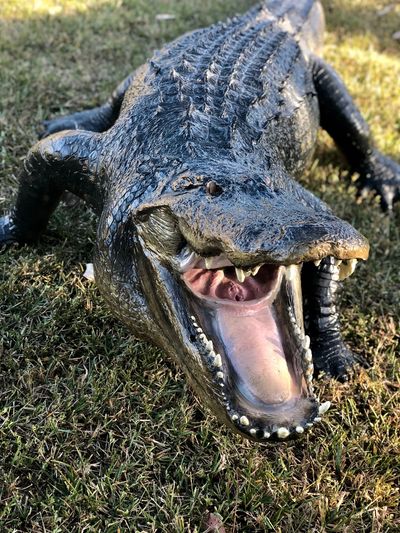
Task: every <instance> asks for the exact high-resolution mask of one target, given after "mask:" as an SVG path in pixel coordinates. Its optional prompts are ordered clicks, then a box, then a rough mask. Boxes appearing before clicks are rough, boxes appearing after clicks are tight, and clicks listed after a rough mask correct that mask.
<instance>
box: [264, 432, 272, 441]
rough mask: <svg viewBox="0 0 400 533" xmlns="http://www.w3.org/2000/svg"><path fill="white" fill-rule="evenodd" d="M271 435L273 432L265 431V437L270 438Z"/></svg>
mask: <svg viewBox="0 0 400 533" xmlns="http://www.w3.org/2000/svg"><path fill="white" fill-rule="evenodd" d="M270 436H271V433H268V431H264V439H269V438H270Z"/></svg>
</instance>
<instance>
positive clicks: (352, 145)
mask: <svg viewBox="0 0 400 533" xmlns="http://www.w3.org/2000/svg"><path fill="white" fill-rule="evenodd" d="M323 27H324V20H323V13H322V8H321V5H320V4H319V2H317V1H315V0H299V1H295V0H280V1H278V0H276V1H273V0H270V1H266V2H263V3H262V4H261V5H258V6H256V7H254V8H253V9H251V10H250V11H249V12H248V13H246V14H245V15H243V16H238V17H236V18H234V19H232V20H229V21H227V22H225V23H218V24H215V25H213V26H211V27H210V28H205V29H201V30H198V31H195V32H191V33H189V34H186V35H184V36H183V37H181V38H179V39H177V40H176V41H174V42H173V43H171V44H169V45H167V46H165V47H164V48H163V49H162V50H160V51H158V52H156V53H155V55H154V56H153V58H152V59H151V60H149V61H148V62H147V63H146V64H144V65H143V66H141V67H140V68H138V69H137V70H136V71H135V72H134V73H133V74H131V75H130V76H129V77H128V78H127V79H126V80H124V81H123V82H122V83H121V84H120V85H119V86H118V88H117V89H116V91H115V92H114V93H113V95H112V96H111V98H110V99H109V101H108V102H106V103H105V104H104V105H103V106H100V107H98V108H95V109H92V110H87V111H83V112H79V113H75V114H73V115H71V116H67V117H60V118H56V119H54V120H51V121H47V122H46V123H45V124H44V131H43V134H42V140H41V141H40V142H39V143H38V144H36V145H35V146H34V147H33V148H32V149H31V151H30V153H29V154H28V156H27V158H26V161H25V165H24V168H23V169H22V171H21V178H20V188H19V192H18V196H17V200H16V204H15V207H14V209H13V210H12V212H11V213H10V215H7V216H4V217H3V218H1V219H0V243H3V244H6V245H7V244H9V243H12V242H20V243H24V242H33V241H35V240H36V239H37V238H38V237H39V236H40V234H41V233H42V232H43V231H44V230H45V228H46V226H47V223H48V220H49V218H50V216H51V214H52V212H53V211H54V209H55V208H56V206H57V204H58V202H59V201H60V199H61V196H62V193H63V191H65V190H67V191H70V192H72V193H74V194H76V195H78V196H79V197H81V198H83V199H84V200H85V201H86V202H87V204H88V205H89V206H91V207H92V208H93V209H94V210H95V212H96V213H97V214H98V215H99V217H100V220H99V227H98V239H97V246H96V252H95V260H94V268H95V278H96V282H97V284H98V285H99V288H100V289H101V291H102V293H103V295H104V297H105V299H106V300H107V301H108V303H109V305H110V306H111V308H112V309H113V311H114V312H115V313H116V314H117V315H118V316H119V317H120V318H121V319H122V320H123V321H124V322H125V323H126V324H127V325H128V326H129V327H130V329H131V330H132V331H133V332H134V333H135V334H136V335H137V336H138V337H140V338H145V339H148V340H150V341H151V342H153V343H155V344H157V345H158V346H160V347H161V348H162V349H164V350H165V351H166V352H167V353H169V354H170V355H171V356H172V357H174V358H175V359H176V360H177V361H178V363H179V364H180V365H181V367H182V368H183V370H184V371H185V372H186V374H187V377H188V379H189V380H190V382H191V384H192V385H193V387H194V388H195V390H196V392H197V393H198V394H199V395H200V396H201V398H202V399H203V401H204V402H205V403H206V404H208V405H209V406H210V407H211V409H212V410H213V412H214V413H215V414H216V415H217V416H218V417H219V418H220V420H222V421H223V422H224V423H227V424H228V425H230V426H231V427H232V428H233V429H235V430H236V431H238V432H240V433H241V434H243V435H245V436H247V437H249V438H251V439H255V440H268V439H277V440H279V439H286V438H289V437H295V436H298V435H301V434H303V433H304V431H305V430H307V429H308V428H310V427H312V426H313V424H314V423H316V422H318V421H319V420H320V417H321V415H323V414H325V413H326V411H327V410H328V408H329V406H330V404H329V402H325V403H323V404H322V405H319V402H318V399H317V398H316V397H315V394H314V389H313V375H314V372H315V371H321V370H322V371H325V372H326V373H328V374H330V375H333V376H335V377H338V378H340V379H345V378H346V376H347V372H348V369H349V368H350V367H351V366H352V365H353V364H354V362H355V359H354V356H353V354H352V353H351V352H350V350H349V349H348V348H347V347H346V346H345V345H344V343H343V341H342V338H341V333H340V319H339V311H338V306H337V303H338V292H339V288H340V283H341V281H342V280H343V279H344V278H345V277H347V276H348V275H350V274H351V273H352V272H353V271H354V268H355V264H356V261H357V260H358V259H366V258H367V256H368V243H367V242H366V240H365V239H364V238H363V237H362V236H361V235H360V234H359V233H358V232H357V231H356V230H355V229H354V228H352V227H351V226H350V225H349V224H347V223H346V222H344V221H342V220H340V219H339V218H337V217H336V216H335V215H334V214H333V213H332V211H331V210H330V209H329V207H328V206H326V205H325V204H324V203H323V202H321V201H320V200H319V199H318V198H317V197H315V196H314V195H313V194H311V193H309V192H308V191H306V190H305V189H304V188H303V187H301V186H300V185H299V183H297V182H296V178H298V177H300V176H301V175H302V174H303V173H304V171H305V170H306V168H307V167H308V165H309V163H310V162H311V160H312V155H313V151H314V147H315V142H316V137H317V131H318V128H319V126H322V127H323V128H325V129H326V130H327V131H328V133H330V135H331V136H332V137H333V139H334V140H335V142H336V143H337V145H338V146H339V148H340V149H341V150H342V152H343V153H344V155H345V156H346V158H347V160H348V162H349V164H350V166H351V169H352V170H353V171H357V172H358V173H359V174H360V180H359V182H358V184H359V188H360V192H361V193H363V191H364V190H365V189H370V190H373V191H374V192H375V193H376V194H378V195H379V196H380V197H381V202H382V207H383V208H384V209H391V208H392V206H393V203H394V202H395V201H396V200H398V199H399V197H400V167H399V165H398V164H397V163H396V162H394V161H392V160H390V159H389V158H387V157H385V156H384V155H382V154H381V153H380V152H379V151H378V150H377V149H376V148H375V147H374V145H373V141H372V139H371V136H370V133H369V129H368V126H367V124H366V123H365V121H364V119H363V118H362V116H361V115H360V113H359V111H358V110H357V108H356V106H355V105H354V102H353V101H352V99H351V97H350V96H349V94H348V92H347V90H346V88H345V86H344V84H343V82H342V81H341V80H340V78H339V77H338V75H337V74H336V73H335V72H334V71H333V69H331V67H329V66H328V65H326V64H325V63H324V62H323V60H322V59H320V58H319V57H318V54H319V53H320V51H321V48H322V34H323ZM66 130H67V131H66Z"/></svg>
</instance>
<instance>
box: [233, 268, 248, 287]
mask: <svg viewBox="0 0 400 533" xmlns="http://www.w3.org/2000/svg"><path fill="white" fill-rule="evenodd" d="M235 272H236V277H237V279H238V281H239V283H243V282H244V280H245V279H246V274H245V272H244V270H242V269H241V268H237V267H235Z"/></svg>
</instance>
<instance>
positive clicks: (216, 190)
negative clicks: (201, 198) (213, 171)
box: [206, 181, 222, 196]
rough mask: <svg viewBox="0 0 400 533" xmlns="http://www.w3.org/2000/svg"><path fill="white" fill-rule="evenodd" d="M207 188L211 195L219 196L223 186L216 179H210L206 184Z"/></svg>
mask: <svg viewBox="0 0 400 533" xmlns="http://www.w3.org/2000/svg"><path fill="white" fill-rule="evenodd" d="M206 189H207V192H208V194H210V195H211V196H219V195H220V194H221V193H222V187H221V186H220V185H218V183H216V182H215V181H209V182H208V183H207V185H206Z"/></svg>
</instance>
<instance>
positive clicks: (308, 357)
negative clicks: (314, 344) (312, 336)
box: [303, 349, 313, 363]
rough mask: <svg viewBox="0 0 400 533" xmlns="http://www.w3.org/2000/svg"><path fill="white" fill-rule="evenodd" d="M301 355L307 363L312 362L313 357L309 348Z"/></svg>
mask: <svg viewBox="0 0 400 533" xmlns="http://www.w3.org/2000/svg"><path fill="white" fill-rule="evenodd" d="M303 357H304V360H305V361H307V363H312V360H313V357H312V351H311V350H310V349H308V350H306V351H305V352H304V355H303Z"/></svg>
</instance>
